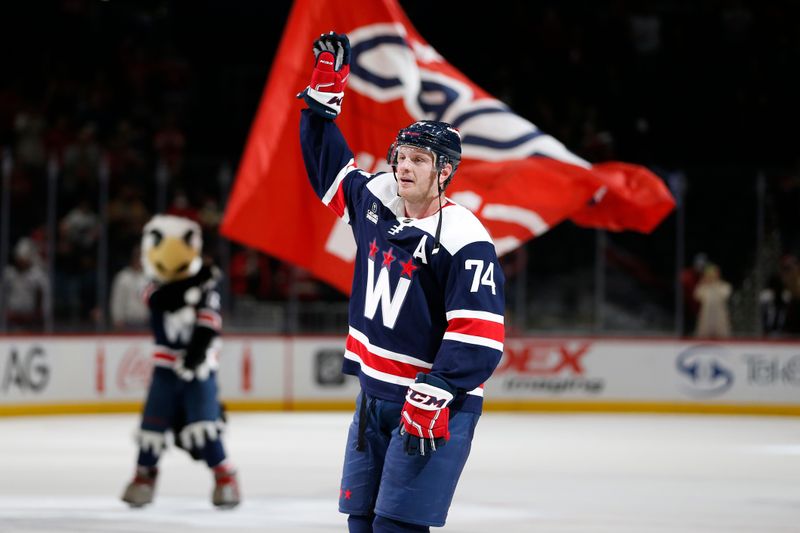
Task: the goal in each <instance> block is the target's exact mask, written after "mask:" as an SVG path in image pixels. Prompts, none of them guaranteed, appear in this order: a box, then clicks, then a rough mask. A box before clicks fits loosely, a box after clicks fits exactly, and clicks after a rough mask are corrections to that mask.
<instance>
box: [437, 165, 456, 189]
mask: <svg viewBox="0 0 800 533" xmlns="http://www.w3.org/2000/svg"><path fill="white" fill-rule="evenodd" d="M452 173H453V165H451V164H450V163H447V164H446V165H445V166H444V168H443V169H442V171H441V172H440V173H439V187H441V188H444V184H445V183H447V180H448V178H450V175H451V174H452Z"/></svg>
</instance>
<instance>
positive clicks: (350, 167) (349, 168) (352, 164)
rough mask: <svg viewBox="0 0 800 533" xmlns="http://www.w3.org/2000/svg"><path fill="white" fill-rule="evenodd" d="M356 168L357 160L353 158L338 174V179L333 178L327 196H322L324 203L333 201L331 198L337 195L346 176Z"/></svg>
mask: <svg viewBox="0 0 800 533" xmlns="http://www.w3.org/2000/svg"><path fill="white" fill-rule="evenodd" d="M355 168H356V165H355V160H354V159H352V158H351V159H350V161H348V162H347V165H345V167H344V168H343V169H342V170H340V171H339V173H338V174H336V179H335V180H333V183H332V184H331V186H330V188H329V189H328V190H327V192H325V196H323V197H322V203H323V204H325V205H328V204H330V203H331V200H333V197H334V196H336V192H337V191H338V190H339V187H340V186H341V185H342V181H344V177H345V176H347V175H348V174H349V173H350V172H351V171H353V170H355ZM345 211H347V209H345Z"/></svg>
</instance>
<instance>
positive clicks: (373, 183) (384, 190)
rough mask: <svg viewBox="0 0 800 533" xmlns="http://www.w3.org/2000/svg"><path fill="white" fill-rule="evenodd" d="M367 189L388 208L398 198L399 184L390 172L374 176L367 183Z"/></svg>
mask: <svg viewBox="0 0 800 533" xmlns="http://www.w3.org/2000/svg"><path fill="white" fill-rule="evenodd" d="M367 189H369V192H371V193H372V194H373V195H374V196H375V197H377V198H378V199H379V200H380V201H381V203H382V204H383V205H386V206H388V205H390V204H391V203H392V202H393V201H394V200H395V198H397V182H396V181H395V179H394V174H390V173H388V172H379V173H378V174H375V175H374V176H372V178H370V179H369V181H367Z"/></svg>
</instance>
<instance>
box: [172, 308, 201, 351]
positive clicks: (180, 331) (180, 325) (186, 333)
mask: <svg viewBox="0 0 800 533" xmlns="http://www.w3.org/2000/svg"><path fill="white" fill-rule="evenodd" d="M195 320H196V316H195V312H194V309H193V308H192V307H189V306H186V307H182V308H180V309H178V310H177V311H175V312H174V313H169V312H166V313H164V334H165V335H166V336H167V339H169V342H171V343H180V344H189V341H190V340H191V338H192V330H193V328H194V323H195Z"/></svg>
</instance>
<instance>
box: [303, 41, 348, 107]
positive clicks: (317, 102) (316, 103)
mask: <svg viewBox="0 0 800 533" xmlns="http://www.w3.org/2000/svg"><path fill="white" fill-rule="evenodd" d="M314 58H315V60H314V71H313V72H312V73H311V83H310V84H309V85H308V87H306V88H305V90H304V91H303V92H301V93H300V94H298V95H297V97H298V98H302V99H303V100H305V102H306V104H308V107H309V109H311V110H312V111H313V112H314V113H316V114H318V115H320V116H322V117H324V118H328V119H331V120H333V119H335V118H336V117H337V116H338V115H339V112H341V110H342V100H343V99H344V87H345V85H347V78H348V76H349V75H350V40H349V39H348V38H347V35H346V34H344V33H339V34H337V33H334V32H330V33H323V34H322V35H320V36H319V39H317V40H316V41H314Z"/></svg>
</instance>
